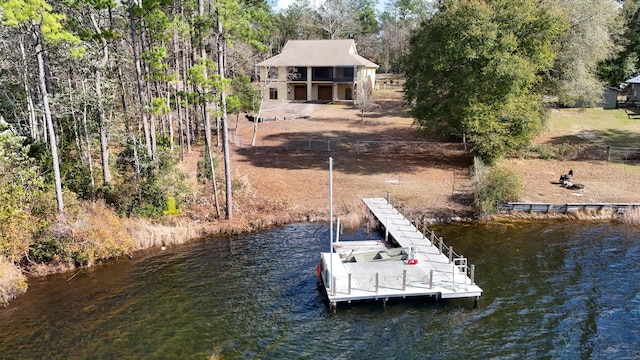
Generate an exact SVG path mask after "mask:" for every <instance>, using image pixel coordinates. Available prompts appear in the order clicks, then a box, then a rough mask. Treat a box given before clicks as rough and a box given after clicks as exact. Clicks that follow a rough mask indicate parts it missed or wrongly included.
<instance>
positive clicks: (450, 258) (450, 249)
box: [449, 245, 453, 264]
mask: <svg viewBox="0 0 640 360" xmlns="http://www.w3.org/2000/svg"><path fill="white" fill-rule="evenodd" d="M452 261H453V245H452V246H449V264H451V262H452Z"/></svg>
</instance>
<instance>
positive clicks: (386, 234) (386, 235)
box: [384, 216, 389, 242]
mask: <svg viewBox="0 0 640 360" xmlns="http://www.w3.org/2000/svg"><path fill="white" fill-rule="evenodd" d="M384 241H386V242H389V216H387V217H385V219H384Z"/></svg>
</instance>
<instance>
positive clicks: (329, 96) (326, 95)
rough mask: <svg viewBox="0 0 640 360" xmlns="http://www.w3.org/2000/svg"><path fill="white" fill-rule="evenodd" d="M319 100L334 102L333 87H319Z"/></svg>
mask: <svg viewBox="0 0 640 360" xmlns="http://www.w3.org/2000/svg"><path fill="white" fill-rule="evenodd" d="M318 100H329V101H331V100H333V87H332V86H331V85H328V86H327V85H323V86H318Z"/></svg>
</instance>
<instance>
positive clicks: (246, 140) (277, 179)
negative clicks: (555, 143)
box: [230, 91, 640, 219]
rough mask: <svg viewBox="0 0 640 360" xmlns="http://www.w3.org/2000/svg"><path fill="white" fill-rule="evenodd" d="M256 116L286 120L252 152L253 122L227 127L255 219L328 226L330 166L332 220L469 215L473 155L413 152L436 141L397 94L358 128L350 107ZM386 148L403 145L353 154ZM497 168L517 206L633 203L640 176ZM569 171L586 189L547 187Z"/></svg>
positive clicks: (608, 170)
mask: <svg viewBox="0 0 640 360" xmlns="http://www.w3.org/2000/svg"><path fill="white" fill-rule="evenodd" d="M263 116H265V117H273V118H278V119H283V118H286V120H271V121H265V122H261V123H258V126H257V137H256V143H255V146H251V141H252V137H253V132H254V124H253V122H251V121H248V120H247V119H246V118H243V117H241V118H240V119H239V120H238V121H237V123H236V120H235V119H234V118H231V121H230V123H231V127H232V128H235V129H234V130H233V131H232V143H233V145H232V149H233V155H232V162H233V172H234V178H236V179H240V180H241V182H242V183H243V188H245V189H247V188H250V189H251V194H252V198H255V199H257V198H260V199H262V201H257V200H256V201H255V204H256V205H255V206H256V207H258V206H259V207H262V206H264V205H258V204H264V200H265V199H266V201H267V202H268V203H269V204H270V205H269V206H267V207H264V208H263V209H262V211H267V212H270V211H272V210H271V209H279V211H284V212H287V213H289V214H291V215H295V216H298V215H303V216H307V217H308V218H326V215H327V213H328V209H329V200H328V199H329V157H332V158H333V166H334V178H333V196H334V208H336V209H337V210H336V211H337V213H340V211H342V212H348V211H350V209H352V208H353V206H354V204H359V203H361V199H362V198H364V197H385V196H387V193H390V194H391V196H392V197H393V198H395V199H397V200H399V201H400V202H401V203H402V204H403V205H404V206H405V207H406V208H407V210H408V211H411V212H412V213H414V214H424V215H426V216H427V217H430V218H441V219H442V218H451V217H455V216H460V217H469V216H473V210H472V203H473V195H472V191H471V189H472V181H471V179H470V168H471V165H472V156H471V155H470V154H469V152H468V151H466V150H465V149H464V147H463V146H461V145H459V144H447V143H441V144H433V143H428V144H427V143H420V144H417V143H416V142H430V141H435V139H429V138H425V137H422V136H420V135H419V131H418V129H417V127H416V126H415V125H413V121H412V119H411V118H410V117H409V116H408V115H407V113H406V112H405V111H404V110H403V107H402V96H401V93H400V92H398V91H386V92H378V93H376V105H375V107H374V108H372V109H371V110H370V111H368V112H366V113H365V116H364V118H363V119H362V118H360V113H359V111H358V110H357V109H356V108H355V107H354V106H353V105H350V104H328V105H318V104H301V103H289V104H287V103H269V104H268V106H267V107H265V111H264V113H263ZM328 140H331V142H330V144H329V142H328ZM386 140H389V141H404V142H405V143H403V144H402V146H397V145H390V144H381V143H373V144H372V143H369V144H368V145H362V144H361V145H360V146H359V148H358V147H357V145H356V144H357V141H377V142H380V141H386ZM328 146H331V147H332V149H331V151H328ZM357 150H360V153H358V152H357ZM499 165H501V166H507V167H509V168H511V169H513V170H515V171H516V172H517V173H518V174H520V176H521V177H522V179H523V182H524V193H523V194H522V201H524V202H544V203H578V202H580V203H582V202H584V203H608V202H616V203H640V172H638V171H635V172H634V171H632V168H631V167H630V166H628V165H627V166H625V165H621V164H614V163H608V162H606V161H552V160H540V159H527V160H525V159H506V160H503V161H502V162H501V163H500V164H499ZM570 169H572V170H573V172H574V178H573V180H574V182H576V183H580V184H584V185H585V187H584V189H582V190H567V189H565V188H562V187H560V186H559V185H556V184H552V182H554V181H558V179H559V177H560V175H561V174H565V173H567V172H568V171H569V170H570ZM245 203H246V199H245ZM245 206H251V201H249V203H247V204H245ZM254 210H255V209H254ZM273 211H275V210H273Z"/></svg>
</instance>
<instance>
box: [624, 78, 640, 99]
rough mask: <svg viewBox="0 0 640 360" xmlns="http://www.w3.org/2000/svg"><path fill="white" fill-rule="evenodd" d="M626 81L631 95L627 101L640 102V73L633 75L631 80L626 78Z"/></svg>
mask: <svg viewBox="0 0 640 360" xmlns="http://www.w3.org/2000/svg"><path fill="white" fill-rule="evenodd" d="M625 83H626V84H627V85H628V88H629V95H628V97H627V102H629V103H631V104H634V105H635V104H636V103H638V102H640V75H638V76H636V77H633V78H631V79H629V80H626V81H625Z"/></svg>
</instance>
